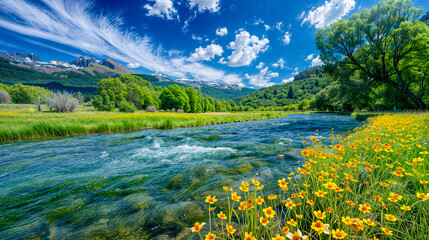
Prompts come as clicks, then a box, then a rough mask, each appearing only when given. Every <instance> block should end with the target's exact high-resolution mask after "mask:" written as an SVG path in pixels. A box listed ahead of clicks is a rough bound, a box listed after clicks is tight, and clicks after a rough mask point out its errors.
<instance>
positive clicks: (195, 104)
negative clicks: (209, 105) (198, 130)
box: [186, 87, 204, 113]
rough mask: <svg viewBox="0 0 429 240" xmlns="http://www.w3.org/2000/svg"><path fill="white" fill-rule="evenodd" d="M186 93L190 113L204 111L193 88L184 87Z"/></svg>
mask: <svg viewBox="0 0 429 240" xmlns="http://www.w3.org/2000/svg"><path fill="white" fill-rule="evenodd" d="M186 94H187V95H188V97H189V106H190V109H191V110H190V112H192V113H201V112H203V111H204V109H203V106H202V105H201V101H200V96H199V94H198V92H197V90H195V89H194V88H191V87H188V88H186Z"/></svg>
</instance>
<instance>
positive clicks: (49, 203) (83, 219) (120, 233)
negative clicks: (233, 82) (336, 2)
mask: <svg viewBox="0 0 429 240" xmlns="http://www.w3.org/2000/svg"><path fill="white" fill-rule="evenodd" d="M359 125H360V122H358V121H356V120H354V119H352V118H351V117H348V116H339V115H334V114H291V115H288V116H287V117H285V118H280V119H272V120H263V121H253V122H244V123H232V124H223V125H215V126H207V127H198V128H182V129H174V130H149V131H139V132H128V133H116V134H100V135H87V136H77V137H68V138H57V139H52V140H34V141H21V142H11V143H3V144H1V145H0V239H32V238H39V239H82V238H96V237H98V238H100V239H103V238H106V239H115V238H116V239H126V238H129V239H154V238H155V236H158V237H159V238H160V236H163V237H165V238H167V236H170V237H177V236H180V237H183V236H185V237H184V238H185V239H191V238H192V237H189V236H188V235H187V233H188V232H189V227H190V226H192V224H193V222H194V221H197V220H204V214H205V210H206V209H205V208H206V205H205V204H204V200H203V199H204V198H205V196H206V195H208V194H212V195H213V194H215V195H217V196H219V197H221V196H222V191H221V187H222V186H223V185H228V186H237V185H236V184H239V182H241V180H249V179H251V178H252V177H254V176H255V173H258V174H259V176H258V178H259V179H260V180H261V181H262V182H263V183H264V184H265V185H266V187H267V188H268V191H269V189H270V187H274V186H275V183H276V180H277V179H279V178H282V177H285V176H286V174H288V173H289V172H290V169H291V168H292V169H293V168H295V167H297V166H298V165H299V164H298V163H297V162H298V161H300V156H299V152H300V150H301V149H302V140H301V139H300V137H301V136H303V137H306V138H308V137H311V136H315V137H316V136H317V137H318V138H320V139H322V140H323V139H325V140H326V139H327V136H328V135H329V134H330V133H331V132H332V130H331V128H334V131H335V133H336V134H344V133H347V132H348V131H350V130H352V129H353V128H355V127H357V126H359ZM316 130H319V132H316ZM277 154H284V155H285V157H284V158H278V157H276V156H275V155H277ZM202 207H204V208H202ZM160 239H161V238H160ZM162 239H164V238H162Z"/></svg>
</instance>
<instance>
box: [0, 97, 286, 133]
mask: <svg viewBox="0 0 429 240" xmlns="http://www.w3.org/2000/svg"><path fill="white" fill-rule="evenodd" d="M286 115H287V113H286V112H239V113H199V114H189V113H170V112H158V113H147V112H142V111H140V112H139V111H138V112H135V113H121V112H100V111H95V110H94V108H92V107H80V108H78V109H77V110H76V111H75V112H73V113H56V112H49V111H48V109H47V108H46V109H42V112H38V111H37V109H36V107H35V106H33V105H15V104H11V105H0V141H13V140H25V139H32V138H45V137H58V136H73V135H83V134H93V133H111V132H121V131H134V130H141V129H146V128H153V129H170V128H178V127H196V126H206V125H212V124H220V123H230V122H243V121H252V120H262V119H270V118H279V117H285V116H286Z"/></svg>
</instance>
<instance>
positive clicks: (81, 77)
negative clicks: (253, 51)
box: [0, 53, 255, 99]
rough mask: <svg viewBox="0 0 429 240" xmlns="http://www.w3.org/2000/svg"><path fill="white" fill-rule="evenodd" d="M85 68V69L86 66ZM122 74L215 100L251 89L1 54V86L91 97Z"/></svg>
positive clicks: (110, 63) (111, 65) (107, 62)
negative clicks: (192, 90) (195, 91)
mask: <svg viewBox="0 0 429 240" xmlns="http://www.w3.org/2000/svg"><path fill="white" fill-rule="evenodd" d="M85 66H86V67H85ZM123 74H135V75H137V76H140V77H142V78H143V79H145V80H147V81H149V82H151V83H152V85H154V86H162V87H165V86H169V85H173V84H177V85H180V86H184V87H193V88H195V89H198V90H200V91H201V92H202V93H203V94H204V95H205V96H211V97H214V98H217V99H233V98H237V97H243V96H245V95H247V94H249V93H251V92H254V91H255V90H254V89H250V88H241V87H238V86H233V85H229V84H225V83H217V82H206V81H197V80H172V79H168V78H163V77H158V76H153V75H147V74H138V73H136V72H134V71H133V70H130V69H128V68H126V67H124V66H122V65H121V64H119V63H118V62H116V61H115V60H113V59H112V58H105V59H103V60H102V61H100V62H98V63H97V61H96V60H95V59H93V58H90V57H88V56H82V57H79V58H77V59H75V60H73V61H71V62H68V63H67V62H61V61H57V60H52V61H50V62H42V61H41V60H40V58H38V57H37V56H36V55H34V54H27V55H25V54H22V53H0V83H3V84H6V85H13V84H16V83H22V84H28V85H35V86H41V87H45V88H48V89H51V90H60V91H69V92H77V91H80V92H82V93H84V94H94V93H95V92H96V91H97V83H98V82H99V81H100V80H101V79H104V78H109V77H118V76H120V75H123Z"/></svg>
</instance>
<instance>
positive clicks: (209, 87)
mask: <svg viewBox="0 0 429 240" xmlns="http://www.w3.org/2000/svg"><path fill="white" fill-rule="evenodd" d="M135 75H136V76H139V77H141V78H142V79H144V80H146V81H148V82H150V83H151V84H152V85H153V86H154V87H156V86H160V87H168V86H170V85H174V84H177V85H179V86H183V87H192V88H195V89H197V90H199V91H201V92H202V93H203V95H204V96H210V97H213V98H216V99H235V98H240V97H244V96H246V95H248V94H250V93H252V92H254V91H255V89H252V88H244V87H238V86H235V85H230V84H226V83H220V82H208V81H201V80H172V79H168V78H163V77H159V76H154V75H147V74H135Z"/></svg>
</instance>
